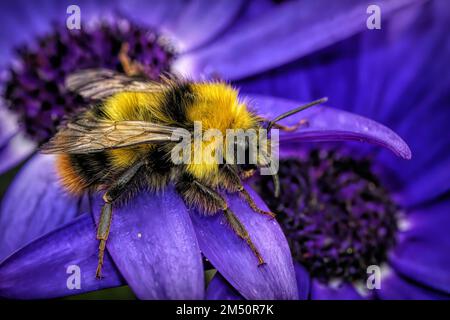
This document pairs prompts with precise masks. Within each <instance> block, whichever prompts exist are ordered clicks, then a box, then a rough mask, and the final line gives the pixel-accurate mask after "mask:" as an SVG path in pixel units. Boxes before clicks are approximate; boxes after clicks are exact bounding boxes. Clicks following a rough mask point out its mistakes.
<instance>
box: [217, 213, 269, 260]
mask: <svg viewBox="0 0 450 320" xmlns="http://www.w3.org/2000/svg"><path fill="white" fill-rule="evenodd" d="M223 213H224V214H225V217H226V218H227V221H228V223H229V224H230V227H231V229H233V231H234V232H235V233H236V234H237V235H238V237H239V238H241V239H243V240H245V242H247V245H248V246H249V247H250V249H251V250H252V252H253V254H254V255H255V257H256V258H257V259H258V266H260V265H263V264H265V262H264V259H263V257H262V256H261V254H260V253H259V250H258V248H256V246H255V244H254V243H253V241H252V239H251V238H250V235H249V234H248V231H247V229H246V228H245V226H244V225H243V224H242V222H241V221H240V220H239V218H238V217H237V216H236V215H235V214H234V213H233V212H232V211H231V210H230V209H228V208H226V209H225V210H223Z"/></svg>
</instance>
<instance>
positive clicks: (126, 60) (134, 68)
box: [119, 42, 143, 76]
mask: <svg viewBox="0 0 450 320" xmlns="http://www.w3.org/2000/svg"><path fill="white" fill-rule="evenodd" d="M129 50H130V45H129V43H128V42H125V43H123V44H122V46H121V47H120V52H119V61H120V64H121V65H122V68H123V71H124V72H125V74H126V75H127V76H137V75H142V73H143V67H142V65H141V64H140V63H138V62H136V61H132V60H131V59H130V56H129V55H128V51H129Z"/></svg>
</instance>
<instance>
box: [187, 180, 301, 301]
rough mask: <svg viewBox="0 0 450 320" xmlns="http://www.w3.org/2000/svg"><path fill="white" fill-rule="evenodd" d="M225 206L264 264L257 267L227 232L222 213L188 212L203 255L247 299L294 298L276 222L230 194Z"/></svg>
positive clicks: (241, 243) (288, 256)
mask: <svg viewBox="0 0 450 320" xmlns="http://www.w3.org/2000/svg"><path fill="white" fill-rule="evenodd" d="M249 189H250V188H249ZM249 192H250V193H251V195H252V198H253V199H254V200H255V202H256V204H257V205H258V206H259V207H260V208H262V209H265V210H268V209H267V207H266V205H265V204H264V203H263V201H262V200H261V199H260V198H259V197H258V196H257V195H256V193H255V192H253V191H252V190H249ZM228 204H229V206H230V208H231V210H232V211H233V212H234V213H235V214H236V216H238V218H239V219H240V220H241V222H242V223H243V224H244V225H245V227H246V228H247V230H248V232H249V234H250V237H251V239H252V240H253V243H254V244H255V246H256V247H257V248H258V250H259V251H260V253H261V255H262V257H263V258H264V260H265V262H266V264H265V265H262V266H259V267H258V261H257V259H256V257H255V256H254V254H253V253H252V251H251V250H250V248H249V247H248V246H247V244H246V243H245V241H243V240H242V239H240V238H239V237H238V236H237V235H236V234H235V233H234V232H233V231H232V230H231V228H230V227H229V226H228V224H227V223H226V221H225V217H224V216H223V214H217V215H215V216H212V217H205V216H203V215H201V214H200V213H198V212H196V211H192V212H191V217H192V221H193V222H194V227H195V230H196V232H197V239H198V241H199V244H200V248H201V250H202V252H203V254H204V255H205V256H206V258H208V259H209V260H210V261H211V263H212V264H213V265H214V267H215V268H216V269H217V270H218V271H219V272H220V274H221V275H222V276H223V277H224V278H225V279H227V281H228V282H229V283H230V284H231V285H232V286H233V287H234V288H236V289H237V290H238V291H239V292H240V293H241V294H242V295H243V296H244V297H245V298H246V299H248V300H255V299H282V300H284V299H297V298H298V293H297V285H296V281H295V272H294V266H293V262H292V257H291V253H290V250H289V246H288V244H287V241H286V238H285V236H284V234H283V232H282V231H281V228H280V226H279V225H278V223H277V222H276V221H275V220H273V219H270V218H268V217H267V216H263V215H261V214H257V213H255V212H253V211H252V210H251V209H250V208H249V207H248V205H247V204H246V203H245V202H244V200H243V199H241V198H240V197H238V196H237V195H233V196H231V195H230V196H229V197H228Z"/></svg>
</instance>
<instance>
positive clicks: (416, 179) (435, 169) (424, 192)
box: [401, 154, 450, 207]
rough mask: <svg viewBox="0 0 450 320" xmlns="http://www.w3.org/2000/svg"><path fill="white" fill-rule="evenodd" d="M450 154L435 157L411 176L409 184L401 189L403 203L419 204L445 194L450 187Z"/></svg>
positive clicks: (408, 204)
mask: <svg viewBox="0 0 450 320" xmlns="http://www.w3.org/2000/svg"><path fill="white" fill-rule="evenodd" d="M448 168H450V154H449V155H447V156H441V157H437V158H435V161H434V163H433V164H432V165H430V166H425V167H424V168H422V170H420V171H419V172H416V173H415V174H412V175H411V176H410V179H409V180H410V181H409V184H407V185H406V186H405V188H404V189H403V190H402V191H401V196H402V198H403V202H402V203H403V204H404V205H405V206H407V207H413V206H417V205H419V204H421V203H424V202H426V201H428V200H431V199H435V198H437V197H438V196H440V195H443V194H445V192H447V191H448V190H449V189H450V183H449V181H450V170H448Z"/></svg>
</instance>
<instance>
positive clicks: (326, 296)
mask: <svg viewBox="0 0 450 320" xmlns="http://www.w3.org/2000/svg"><path fill="white" fill-rule="evenodd" d="M311 299H312V300H361V299H363V297H362V296H361V295H360V294H359V293H358V292H357V291H356V290H355V288H354V287H353V285H351V284H349V283H342V284H340V285H339V286H337V287H331V286H328V285H326V284H323V283H320V282H319V281H317V280H313V281H312V286H311Z"/></svg>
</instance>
